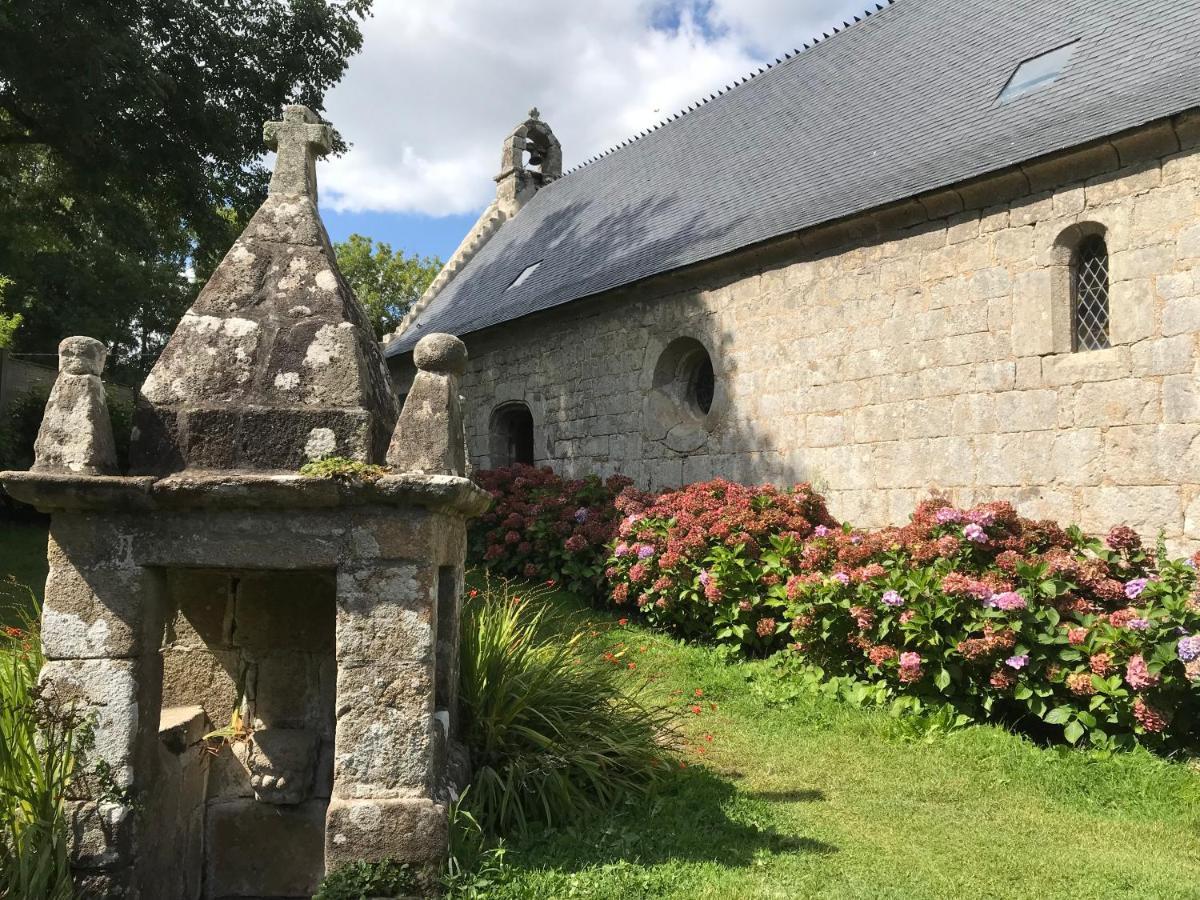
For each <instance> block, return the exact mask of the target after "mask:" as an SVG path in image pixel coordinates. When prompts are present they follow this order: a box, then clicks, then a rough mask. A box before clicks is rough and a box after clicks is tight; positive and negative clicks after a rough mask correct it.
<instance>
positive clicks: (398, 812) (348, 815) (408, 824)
mask: <svg viewBox="0 0 1200 900" xmlns="http://www.w3.org/2000/svg"><path fill="white" fill-rule="evenodd" d="M448 840H449V837H448V822H447V815H446V808H445V807H444V806H441V805H439V804H435V803H434V802H433V801H431V800H428V799H409V800H379V799H371V800H365V799H364V800H340V799H334V800H331V801H330V802H329V818H328V825H327V828H326V839H325V860H326V864H327V865H328V866H329V869H330V871H333V870H335V869H337V868H338V867H339V866H341V865H344V864H345V863H349V862H353V861H355V860H358V859H365V860H371V861H378V860H382V859H395V860H399V861H401V862H407V863H412V864H416V865H420V864H423V863H434V864H438V863H440V862H441V860H442V859H443V858H444V857H445V855H446V851H447V848H448Z"/></svg>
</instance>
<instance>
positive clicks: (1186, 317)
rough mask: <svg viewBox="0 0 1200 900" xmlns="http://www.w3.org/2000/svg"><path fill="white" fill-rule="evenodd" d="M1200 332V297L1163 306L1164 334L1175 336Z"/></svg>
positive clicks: (1183, 298) (1170, 301) (1171, 302)
mask: <svg viewBox="0 0 1200 900" xmlns="http://www.w3.org/2000/svg"><path fill="white" fill-rule="evenodd" d="M1197 331H1200V296H1191V297H1181V298H1180V299H1178V300H1168V301H1167V302H1166V303H1164V304H1163V312H1162V333H1163V335H1164V336H1165V337H1170V336H1171V335H1173V334H1184V333H1185V332H1186V333H1195V332H1197Z"/></svg>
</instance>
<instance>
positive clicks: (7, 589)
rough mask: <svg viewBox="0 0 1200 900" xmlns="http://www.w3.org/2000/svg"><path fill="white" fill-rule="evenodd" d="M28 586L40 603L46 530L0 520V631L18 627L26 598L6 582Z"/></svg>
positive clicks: (26, 610)
mask: <svg viewBox="0 0 1200 900" xmlns="http://www.w3.org/2000/svg"><path fill="white" fill-rule="evenodd" d="M12 580H15V581H16V582H17V583H18V584H22V585H26V586H28V587H29V588H30V589H31V590H32V591H33V592H34V594H35V595H36V596H37V598H38V599H39V600H40V599H41V597H42V591H43V590H44V589H45V586H46V526H45V525H44V524H40V523H28V522H14V521H10V520H6V519H0V627H2V626H4V625H20V624H21V623H22V622H23V621H24V620H25V618H26V617H27V615H28V612H29V608H28V602H27V601H28V595H27V594H26V593H25V592H24V591H20V590H17V591H14V590H13V589H12V588H11V586H10V585H9V584H8V582H10V581H12Z"/></svg>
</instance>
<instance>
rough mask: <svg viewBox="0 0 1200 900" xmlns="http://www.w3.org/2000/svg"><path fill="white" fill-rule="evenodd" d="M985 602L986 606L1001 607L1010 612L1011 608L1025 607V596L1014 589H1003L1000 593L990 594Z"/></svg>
mask: <svg viewBox="0 0 1200 900" xmlns="http://www.w3.org/2000/svg"><path fill="white" fill-rule="evenodd" d="M985 602H986V604H987V605H988V606H991V607H994V608H996V609H1002V610H1005V611H1006V612H1011V611H1012V610H1016V609H1025V606H1026V604H1025V598H1024V597H1022V596H1021V595H1020V594H1018V593H1017V592H1016V591H1005V592H1004V593H1002V594H992V596H991V597H990V598H989V599H988V600H987V601H985Z"/></svg>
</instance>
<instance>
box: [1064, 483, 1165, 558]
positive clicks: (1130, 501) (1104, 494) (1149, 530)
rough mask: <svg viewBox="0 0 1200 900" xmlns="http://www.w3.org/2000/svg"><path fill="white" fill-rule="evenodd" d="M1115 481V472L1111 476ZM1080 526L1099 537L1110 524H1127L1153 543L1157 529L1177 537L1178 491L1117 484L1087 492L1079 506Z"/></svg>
mask: <svg viewBox="0 0 1200 900" xmlns="http://www.w3.org/2000/svg"><path fill="white" fill-rule="evenodd" d="M1115 477H1116V478H1119V477H1120V475H1119V473H1116V474H1115ZM1079 511H1080V522H1079V524H1080V526H1081V527H1083V529H1084V530H1085V531H1089V532H1092V533H1093V534H1099V533H1103V532H1105V531H1107V530H1108V529H1109V528H1111V527H1112V526H1113V525H1129V526H1130V527H1132V528H1133V529H1135V530H1136V531H1137V532H1138V533H1139V534H1141V535H1142V538H1143V539H1144V540H1148V541H1153V540H1154V538H1155V536H1156V535H1157V533H1158V530H1159V529H1160V528H1163V529H1165V530H1166V532H1167V533H1168V534H1178V533H1179V531H1180V528H1181V526H1182V521H1183V510H1182V500H1181V498H1180V495H1179V489H1178V488H1177V487H1174V486H1168V485H1153V486H1143V485H1132V484H1128V483H1117V484H1114V485H1106V486H1104V487H1099V488H1096V489H1094V490H1089V491H1087V492H1086V493H1085V494H1084V495H1083V497H1082V502H1081V503H1080V506H1079Z"/></svg>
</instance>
